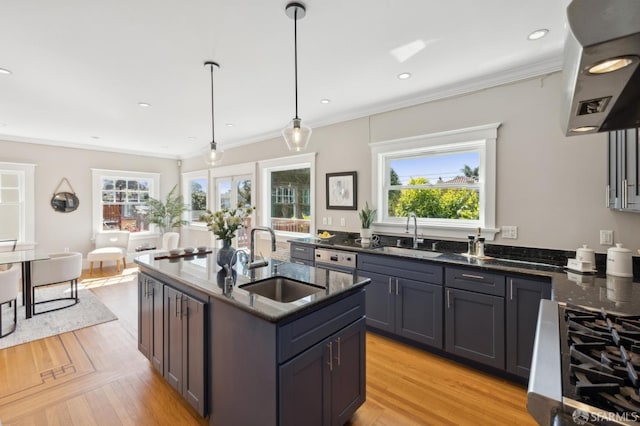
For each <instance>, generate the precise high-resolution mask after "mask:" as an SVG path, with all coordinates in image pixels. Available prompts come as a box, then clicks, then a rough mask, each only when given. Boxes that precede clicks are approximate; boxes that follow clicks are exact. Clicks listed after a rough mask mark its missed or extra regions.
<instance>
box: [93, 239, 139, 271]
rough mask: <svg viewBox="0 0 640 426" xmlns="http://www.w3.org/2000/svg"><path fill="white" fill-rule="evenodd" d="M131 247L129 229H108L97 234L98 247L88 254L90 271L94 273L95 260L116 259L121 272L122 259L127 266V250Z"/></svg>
mask: <svg viewBox="0 0 640 426" xmlns="http://www.w3.org/2000/svg"><path fill="white" fill-rule="evenodd" d="M128 248H129V231H108V232H99V233H97V234H96V248H95V250H92V251H90V252H89V253H88V254H87V260H88V261H89V273H90V274H92V273H93V262H100V269H102V262H104V261H114V262H116V269H117V271H118V272H120V260H122V262H123V264H124V267H125V268H126V267H127V250H128Z"/></svg>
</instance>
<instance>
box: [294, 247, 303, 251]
mask: <svg viewBox="0 0 640 426" xmlns="http://www.w3.org/2000/svg"><path fill="white" fill-rule="evenodd" d="M293 249H294V250H295V251H305V249H304V248H302V247H294V248H293Z"/></svg>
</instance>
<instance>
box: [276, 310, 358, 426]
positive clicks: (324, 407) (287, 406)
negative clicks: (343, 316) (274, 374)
mask: <svg viewBox="0 0 640 426" xmlns="http://www.w3.org/2000/svg"><path fill="white" fill-rule="evenodd" d="M364 357H365V323H364V319H360V320H358V321H356V322H354V323H352V324H351V325H349V326H347V327H345V328H344V329H342V330H341V331H339V332H338V333H335V334H334V335H332V336H330V337H329V338H327V339H325V340H323V341H322V342H320V343H317V344H316V345H314V346H312V347H311V348H309V349H307V350H306V351H304V352H302V353H301V354H299V355H297V356H295V357H294V358H293V359H291V360H290V361H288V362H286V363H285V364H283V365H282V366H281V367H280V371H279V375H280V389H279V392H280V395H279V401H280V424H281V425H301V424H304V425H319V426H320V425H340V426H341V425H343V424H345V423H346V422H347V421H348V420H349V419H350V418H351V416H352V415H353V413H354V412H355V410H356V409H357V408H358V407H359V406H360V405H362V403H363V402H364V400H365V363H364Z"/></svg>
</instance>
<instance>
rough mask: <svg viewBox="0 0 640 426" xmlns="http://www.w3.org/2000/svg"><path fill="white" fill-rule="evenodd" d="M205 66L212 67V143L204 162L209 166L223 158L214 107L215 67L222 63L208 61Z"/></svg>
mask: <svg viewBox="0 0 640 426" xmlns="http://www.w3.org/2000/svg"><path fill="white" fill-rule="evenodd" d="M204 66H205V67H209V68H210V69H211V144H210V147H209V151H208V152H207V153H206V154H205V159H204V162H205V163H206V164H207V165H208V166H214V165H216V164H219V163H220V161H221V160H222V155H223V152H222V150H220V149H217V148H218V147H217V144H216V136H215V135H216V133H215V126H214V109H213V68H214V67H216V68H220V65H219V64H218V63H217V62H213V61H207V62H205V63H204Z"/></svg>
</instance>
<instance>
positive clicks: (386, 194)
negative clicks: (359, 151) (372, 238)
mask: <svg viewBox="0 0 640 426" xmlns="http://www.w3.org/2000/svg"><path fill="white" fill-rule="evenodd" d="M498 126H499V124H491V125H488V126H481V127H474V128H469V129H461V130H455V131H450V132H443V133H437V134H430V135H422V136H417V137H412V138H407V139H401V140H394V141H384V142H377V143H371V144H370V145H371V151H372V157H373V158H372V161H373V170H372V171H373V175H374V181H373V182H374V185H373V191H374V199H375V200H376V202H377V210H378V213H377V214H378V217H377V221H376V224H375V230H376V231H377V232H400V231H404V230H405V229H404V228H406V223H407V216H408V215H409V213H415V214H416V216H417V222H418V227H419V228H420V230H421V231H422V233H423V234H424V235H430V236H440V237H464V236H465V235H466V234H468V233H469V232H470V231H471V230H474V229H477V228H482V229H483V230H484V231H486V232H483V233H484V234H486V235H487V236H488V237H489V238H493V235H494V233H495V229H494V228H495V188H496V184H495V164H496V160H495V152H496V149H495V146H496V140H497V128H498Z"/></svg>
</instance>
